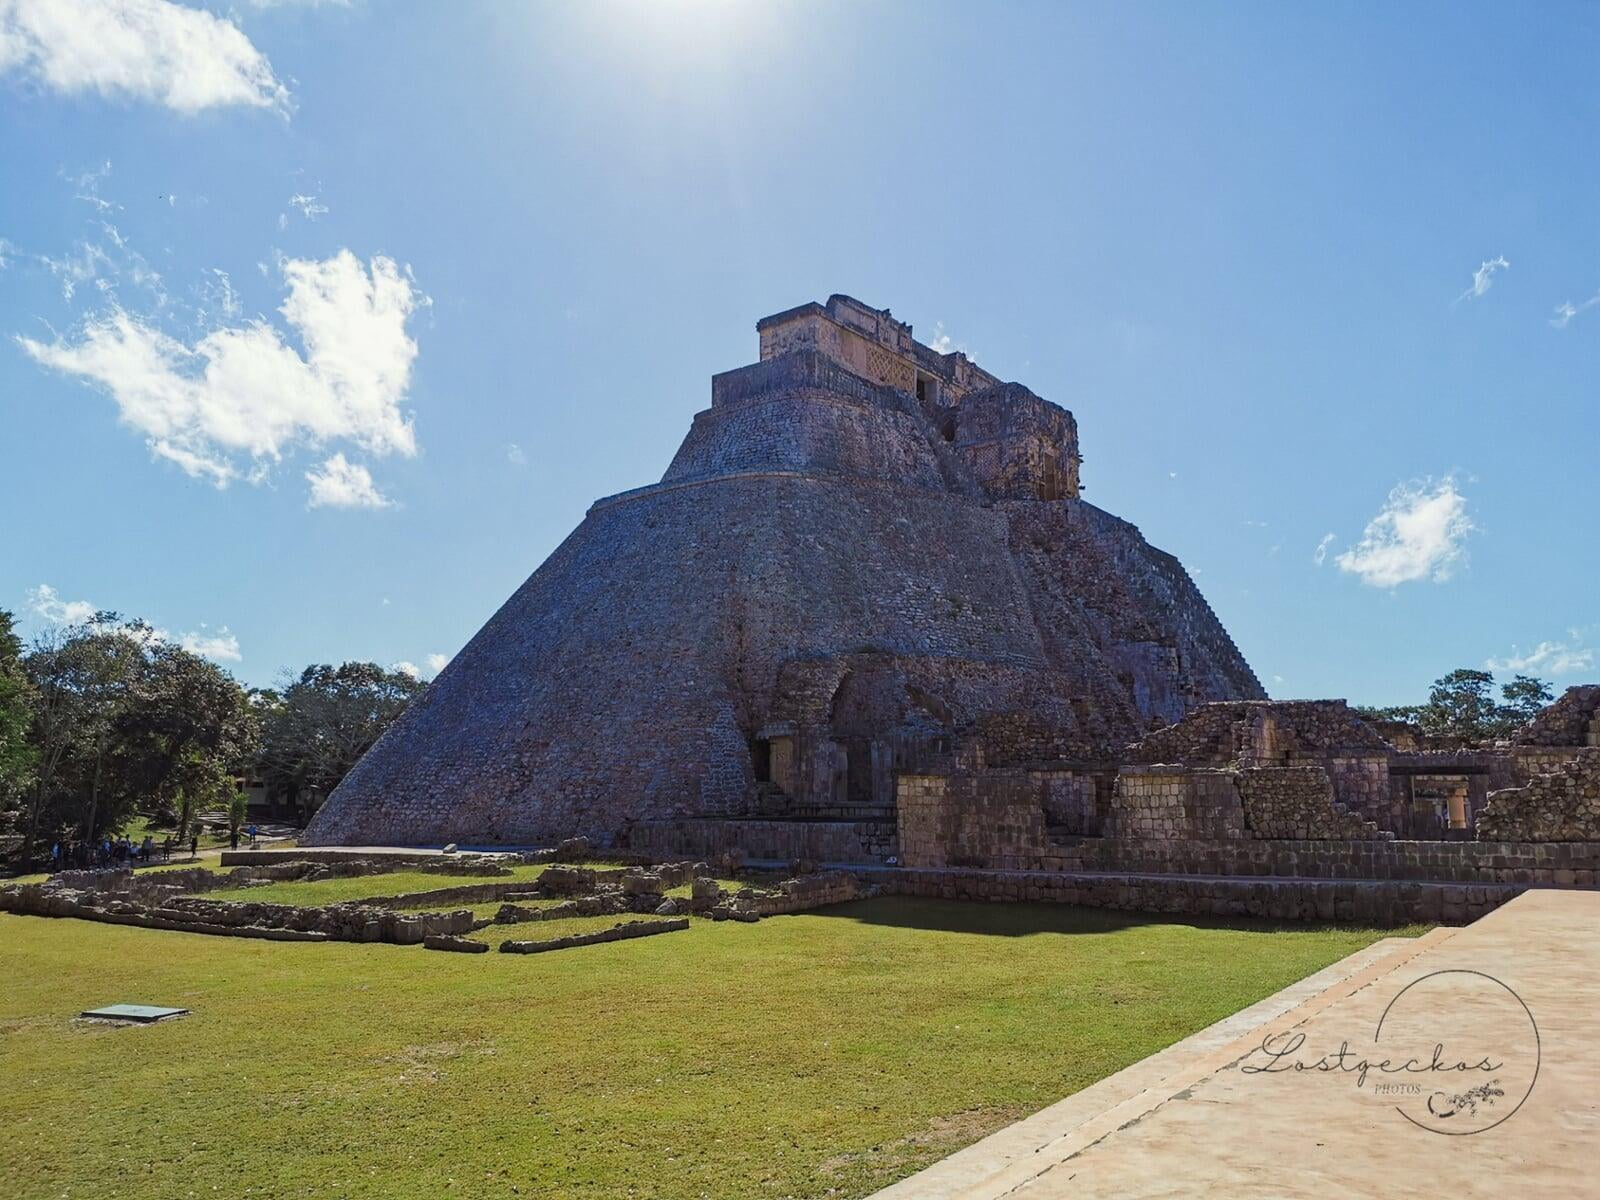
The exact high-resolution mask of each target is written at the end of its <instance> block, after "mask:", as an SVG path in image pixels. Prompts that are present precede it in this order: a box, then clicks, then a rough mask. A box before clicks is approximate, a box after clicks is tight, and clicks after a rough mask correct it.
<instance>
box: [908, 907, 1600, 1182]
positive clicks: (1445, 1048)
mask: <svg viewBox="0 0 1600 1200" xmlns="http://www.w3.org/2000/svg"><path fill="white" fill-rule="evenodd" d="M1341 1047H1345V1048H1346V1051H1345V1053H1344V1054H1343V1055H1342V1056H1341V1055H1340V1050H1341ZM1436 1047H1439V1049H1438V1050H1436V1049H1435V1048H1436ZM1362 1060H1366V1061H1367V1062H1368V1063H1369V1064H1374V1065H1371V1066H1370V1067H1369V1070H1368V1072H1367V1074H1366V1077H1365V1081H1364V1082H1363V1083H1358V1076H1359V1074H1360V1071H1359V1065H1360V1063H1361V1061H1362ZM1383 1062H1387V1063H1388V1069H1385V1068H1384V1067H1382V1066H1378V1065H1375V1064H1378V1063H1383ZM1297 1064H1298V1066H1297ZM1458 1066H1459V1068H1460V1069H1456V1070H1444V1069H1440V1068H1444V1067H1458ZM1403 1067H1404V1068H1407V1069H1401V1068H1403ZM1597 1149H1600V894H1596V893H1595V892H1591V891H1583V892H1569V891H1553V890H1540V891H1532V892H1528V893H1526V894H1524V895H1522V896H1521V897H1519V898H1517V899H1516V900H1513V901H1512V902H1511V903H1509V904H1507V905H1506V906H1505V907H1503V908H1501V909H1498V910H1497V911H1495V912H1493V913H1491V914H1489V915H1488V916H1486V917H1484V918H1483V919H1481V920H1480V921H1478V922H1476V923H1475V924H1473V925H1470V926H1467V927H1466V928H1464V929H1436V930H1434V931H1433V932H1431V933H1429V934H1428V935H1426V936H1425V937H1423V938H1419V939H1416V940H1415V941H1406V940H1403V939H1387V940H1385V941H1383V942H1379V943H1376V944H1375V945H1374V946H1371V947H1369V948H1368V949H1367V950H1365V951H1362V952H1361V953H1359V954H1357V955H1353V956H1351V957H1350V958H1348V959H1346V960H1344V961H1343V962H1340V963H1337V964H1335V965H1334V966H1332V967H1330V968H1328V969H1327V970H1325V971H1323V972H1321V973H1319V974H1318V975H1315V976H1312V977H1311V978H1310V979H1307V980H1303V981H1302V982H1301V983H1299V984H1296V985H1294V986H1293V987H1291V988H1288V989H1286V990H1285V991H1283V992H1280V993H1278V994H1277V995H1275V996H1272V997H1269V998H1268V999H1267V1000H1264V1001H1262V1002H1261V1003H1260V1004H1257V1005H1254V1006H1252V1007H1251V1008H1249V1009H1246V1010H1244V1011H1243V1012H1241V1013H1237V1014H1235V1015H1234V1016H1233V1017H1230V1018H1228V1019H1227V1020H1225V1021H1223V1022H1219V1023H1218V1024H1217V1025H1213V1026H1211V1027H1210V1028H1209V1029H1206V1030H1202V1031H1201V1032H1200V1033H1198V1034H1195V1035H1194V1036H1193V1037H1190V1038H1187V1039H1185V1040H1184V1041H1183V1042H1180V1043H1178V1044H1177V1045H1175V1046H1172V1047H1169V1048H1168V1049H1167V1050H1165V1051H1162V1052H1161V1053H1159V1054H1156V1055H1153V1056H1151V1057H1150V1058H1147V1059H1145V1060H1143V1061H1142V1062H1139V1063H1135V1064H1134V1065H1133V1066H1131V1067H1129V1068H1127V1069H1126V1070H1124V1071H1121V1072H1119V1073H1118V1074H1116V1075H1113V1076H1111V1077H1110V1078H1109V1079H1106V1080H1102V1081H1101V1082H1100V1083H1098V1084H1095V1085H1094V1086H1092V1087H1090V1088H1087V1089H1085V1090H1084V1091H1082V1092H1080V1093H1078V1094H1076V1095H1074V1096H1071V1097H1069V1098H1068V1099H1066V1100H1063V1101H1062V1102H1060V1103H1059V1104H1056V1105H1054V1106H1052V1107H1051V1108H1048V1109H1046V1110H1044V1111H1043V1112H1040V1113H1037V1114H1035V1115H1034V1116H1032V1117H1029V1118H1027V1119H1026V1120H1023V1121H1020V1122H1018V1123H1017V1124H1015V1125H1012V1126H1010V1127H1009V1128H1007V1129H1003V1130H1001V1131H1000V1132H999V1133H996V1134H994V1135H992V1136H991V1137H988V1138H986V1139H984V1140H983V1141H981V1142H979V1143H977V1144H976V1145H974V1146H971V1147H968V1148H967V1149H966V1150H963V1151H961V1152H959V1153H957V1154H955V1155H952V1156H951V1157H950V1158H948V1159H946V1160H944V1161H943V1162H940V1163H937V1164H935V1165H934V1166H932V1167H930V1168H928V1169H927V1170H926V1171H923V1172H921V1173H920V1174H918V1175H915V1176H912V1177H911V1178H909V1179H906V1180H903V1181H902V1182H901V1183H899V1184H896V1185H894V1186H893V1187H890V1188H888V1189H886V1190H885V1191H883V1192H880V1193H878V1197H877V1200H913V1198H915V1200H956V1198H960V1200H992V1198H996V1197H1002V1196H1004V1197H1008V1198H1014V1200H1054V1198H1057V1197H1063V1198H1064V1197H1069V1196H1070V1197H1073V1198H1074V1200H1078V1198H1081V1197H1085V1196H1092V1197H1096V1198H1097V1200H1099V1198H1104V1197H1179V1196H1182V1197H1184V1198H1185V1200H1189V1198H1192V1197H1194V1196H1213V1195H1214V1196H1228V1197H1230V1198H1234V1197H1261V1198H1263V1200H1266V1198H1272V1200H1279V1198H1283V1197H1302V1196H1303V1197H1308V1198H1310V1197H1315V1198H1316V1200H1338V1198H1342V1197H1378V1196H1400V1195H1423V1194H1426V1195H1439V1196H1496V1197H1501V1196H1506V1195H1513V1194H1514V1195H1516V1196H1518V1197H1519V1200H1520V1198H1522V1197H1546V1196H1551V1197H1553V1196H1562V1197H1579V1196H1584V1197H1587V1196H1594V1195H1597V1194H1600V1183H1596V1181H1595V1179H1594V1177H1593V1174H1592V1167H1591V1165H1590V1164H1591V1160H1592V1159H1593V1157H1594V1153H1595V1151H1596V1150H1597Z"/></svg>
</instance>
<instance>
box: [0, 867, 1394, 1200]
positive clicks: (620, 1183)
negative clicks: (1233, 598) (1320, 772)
mask: <svg viewBox="0 0 1600 1200" xmlns="http://www.w3.org/2000/svg"><path fill="white" fill-rule="evenodd" d="M428 878H429V879H430V880H431V881H434V882H437V881H438V879H439V877H437V876H430V877H428ZM530 928H532V927H531V926H522V927H521V929H520V930H516V932H521V931H522V930H527V929H530ZM541 932H542V931H541ZM1380 936H1382V934H1381V933H1380V932H1379V931H1375V930H1365V929H1331V928H1309V927H1304V926H1296V927H1292V928H1287V929H1276V930H1275V929H1273V928H1272V927H1269V926H1266V925H1262V924H1256V923H1236V924H1233V925H1220V924H1209V923H1185V922H1182V921H1174V920H1170V919H1156V918H1139V917H1132V916H1129V915H1126V914H1116V913H1110V912H1103V911H1096V910H1086V909H1075V908H1067V907H1054V906H1032V905H1015V906H1012V905H966V906H963V905H958V904H954V903H946V902H938V901H915V900H906V899H887V898H886V899H880V900H872V901H864V902H858V903H854V904H849V905H842V906H839V907H836V908H833V909H827V910H823V911H822V912H819V913H811V914H806V915H802V916H792V917H781V918H776V919H772V920H766V921H762V922H760V923H759V924H756V925H745V924H740V923H737V922H710V921H696V922H695V923H694V925H693V926H692V927H691V928H690V929H689V930H688V931H687V932H682V933H672V934H668V935H665V936H661V937H654V938H642V939H639V940H637V941H629V942H618V943H613V944H607V945H599V946H589V947H584V948H581V949H574V950H567V951H560V952H557V953H553V954H542V955H536V956H532V957H523V956H518V955H509V954H487V955H461V954H447V953H436V952H432V951H425V950H421V949H417V948H411V947H408V948H401V947H395V946H385V945H351V944H343V943H336V944H300V943H276V942H257V941H247V940H242V939H232V938H209V937H204V936H199V935H193V934H180V933H167V932H158V931H153V930H140V929H130V928H125V927H120V926H110V925H99V924H92V923H89V922H80V921H72V920H46V919H40V918H28V917H13V916H0V980H4V981H5V986H3V987H0V1095H4V1096H5V1097H6V1105H5V1120H6V1136H5V1137H4V1138H0V1196H6V1197H8V1198H15V1200H35V1198H43V1197H56V1196H61V1195H71V1196H73V1197H78V1198H82V1197H119V1198H127V1200H141V1198H151V1200H155V1198H160V1200H167V1198H169V1197H187V1196H191V1195H192V1196H202V1197H203V1196H227V1197H246V1196H251V1197H289V1196H294V1197H330V1198H331V1197H360V1198H377V1197H383V1198H386V1200H387V1198H395V1197H400V1198H412V1197H415V1198H418V1200H421V1198H426V1200H434V1198H436V1197H441V1196H452V1197H472V1198H478V1197H512V1196H523V1197H528V1196H539V1197H583V1198H585V1200H599V1198H602V1197H605V1198H610V1197H617V1196H634V1197H655V1198H660V1200H690V1198H699V1197H714V1198H716V1200H736V1198H739V1197H747V1196H748V1197H798V1196H808V1197H809V1196H825V1195H827V1196H843V1197H849V1196H862V1195H865V1194H867V1193H868V1192H870V1191H872V1190H873V1189H874V1188H876V1187H878V1186H881V1185H883V1184H885V1183H887V1182H889V1181H891V1180H893V1179H895V1178H897V1177H899V1176H901V1175H904V1174H906V1173H907V1172H909V1171H912V1170H914V1169H916V1168H919V1167H921V1166H923V1165H925V1164H927V1163H929V1162H931V1161H933V1160H935V1159H937V1158H939V1157H941V1156H943V1155H944V1154H946V1153H949V1152H950V1151H952V1150H954V1149H956V1148H957V1147H958V1146H960V1145H963V1144H965V1143H967V1142H970V1141H972V1140H974V1139H976V1138H978V1137H980V1136H982V1135H984V1134H986V1133H988V1132H990V1131H991V1130H993V1129H996V1128H998V1127H1000V1126H1001V1125H1003V1124H1005V1123H1007V1122H1008V1121H1010V1120H1013V1119H1015V1118H1017V1117H1019V1116H1022V1115H1023V1114H1025V1113H1028V1112H1031V1111H1034V1110H1036V1109H1038V1108H1040V1107H1043V1106H1044V1105H1046V1104H1049V1103H1051V1102H1053V1101H1055V1100H1057V1099H1059V1098H1060V1097H1062V1096H1064V1095H1066V1094H1068V1093H1070V1092H1073V1091H1075V1090H1077V1089H1079V1088H1082V1087H1084V1086H1085V1085H1087V1084H1089V1083H1092V1082H1093V1081H1095V1080H1097V1079H1100V1078H1102V1077H1103V1076H1105V1075H1108V1074H1110V1073H1111V1072H1113V1071H1115V1070H1117V1069H1119V1068H1121V1067H1123V1066H1125V1065H1127V1064H1129V1063H1131V1062H1134V1061H1136V1060H1137V1059H1139V1058H1142V1057H1144V1056H1145V1055H1147V1054H1149V1053H1151V1052H1153V1051H1155V1050H1157V1049H1159V1048H1160V1047H1162V1046H1165V1045H1167V1044H1169V1043H1171V1042H1173V1041H1175V1040H1177V1039H1179V1038H1181V1037H1183V1036H1185V1035H1187V1034H1189V1033H1191V1032H1193V1031H1194V1030H1196V1029H1199V1028H1201V1027H1203V1026H1204V1025H1206V1024H1208V1023H1210V1022H1212V1021H1214V1020H1217V1019H1218V1018H1220V1017H1222V1016H1225V1015H1227V1014H1229V1013H1232V1012H1234V1011H1237V1010H1238V1009H1239V1008H1241V1007H1243V1006H1245V1005H1246V1004H1249V1003H1251V1002H1253V1001H1255V1000H1257V999H1259V998H1260V997H1262V996H1264V995H1267V994H1270V993H1271V992H1274V991H1276V990H1277V989H1279V988H1281V987H1284V986H1285V985H1287V984H1289V983H1291V982H1293V981H1294V980H1296V979H1299V978H1302V977H1303V976H1305V975H1307V974H1310V973H1311V972H1313V971H1315V970H1317V969H1319V968H1320V967H1322V966H1324V965H1326V964H1327V963H1329V962H1332V961H1334V960H1336V959H1338V958H1341V957H1343V956H1344V955H1347V954H1349V953H1351V952H1353V951H1355V950H1357V949H1359V948H1361V947H1362V946H1365V945H1367V944H1368V943H1370V942H1371V941H1373V940H1374V939H1375V938H1377V937H1380ZM119 1001H124V1002H142V1003H152V1004H169V1005H178V1006H182V1007H187V1008H190V1009H192V1010H193V1015H192V1016H190V1017H187V1018H184V1019H182V1020H178V1021H172V1022H167V1023H163V1024H160V1025H156V1026H152V1027H148V1028H117V1027H108V1026H102V1025H93V1024H88V1023H83V1022H76V1021H74V1020H73V1017H74V1015H75V1014H76V1013H78V1012H79V1011H81V1010H83V1009H86V1008H91V1007H94V1006H97V1005H101V1004H106V1003H113V1002H119Z"/></svg>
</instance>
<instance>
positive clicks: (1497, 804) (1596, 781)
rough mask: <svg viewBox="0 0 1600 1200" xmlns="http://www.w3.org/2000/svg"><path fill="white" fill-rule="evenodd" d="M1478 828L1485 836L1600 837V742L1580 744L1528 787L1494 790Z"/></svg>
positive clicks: (1547, 839) (1567, 839)
mask: <svg viewBox="0 0 1600 1200" xmlns="http://www.w3.org/2000/svg"><path fill="white" fill-rule="evenodd" d="M1477 829H1478V837H1479V839H1481V840H1484V841H1505V842H1510V841H1519V842H1588V841H1595V840H1600V748H1595V747H1589V748H1585V749H1583V750H1580V751H1579V752H1578V753H1577V755H1576V757H1574V758H1571V759H1569V760H1568V761H1567V762H1566V763H1565V764H1563V765H1562V766H1561V767H1560V768H1559V769H1558V770H1556V771H1553V772H1551V773H1549V774H1545V775H1538V776H1535V777H1534V779H1533V780H1532V781H1531V782H1529V783H1528V784H1526V785H1525V786H1523V787H1520V788H1507V789H1504V790H1501V791H1497V792H1491V793H1490V794H1489V800H1488V803H1487V805H1486V806H1485V807H1484V810H1483V811H1482V812H1481V813H1480V814H1478V826H1477Z"/></svg>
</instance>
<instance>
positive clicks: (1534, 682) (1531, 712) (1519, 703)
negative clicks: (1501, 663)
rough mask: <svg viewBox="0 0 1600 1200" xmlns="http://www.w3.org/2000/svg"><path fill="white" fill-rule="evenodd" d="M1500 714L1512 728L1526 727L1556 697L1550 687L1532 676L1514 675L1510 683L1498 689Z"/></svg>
mask: <svg viewBox="0 0 1600 1200" xmlns="http://www.w3.org/2000/svg"><path fill="white" fill-rule="evenodd" d="M1500 696H1501V699H1503V700H1504V701H1505V703H1504V704H1503V705H1501V713H1502V716H1503V718H1504V719H1505V721H1506V722H1507V723H1509V724H1510V725H1511V727H1512V728H1518V727H1520V726H1523V725H1526V724H1527V723H1528V722H1529V721H1531V720H1533V718H1534V717H1536V716H1538V715H1539V712H1540V710H1541V709H1543V708H1544V707H1545V706H1547V705H1548V704H1550V703H1551V702H1552V701H1553V700H1554V699H1555V698H1556V697H1555V693H1554V692H1552V691H1551V690H1550V685H1549V684H1547V683H1545V681H1544V680H1542V679H1536V678H1534V677H1533V676H1532V675H1514V676H1512V679H1511V682H1510V683H1508V684H1506V685H1505V686H1504V687H1502V688H1501V689H1500Z"/></svg>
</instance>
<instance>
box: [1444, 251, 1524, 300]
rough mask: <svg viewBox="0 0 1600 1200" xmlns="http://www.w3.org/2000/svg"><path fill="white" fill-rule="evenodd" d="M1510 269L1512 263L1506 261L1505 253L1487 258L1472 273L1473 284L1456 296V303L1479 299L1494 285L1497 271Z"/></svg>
mask: <svg viewBox="0 0 1600 1200" xmlns="http://www.w3.org/2000/svg"><path fill="white" fill-rule="evenodd" d="M1510 269H1511V264H1510V263H1508V262H1507V261H1506V259H1505V255H1503V254H1502V255H1499V256H1498V257H1495V258H1491V259H1489V260H1487V261H1486V262H1485V263H1483V265H1482V266H1480V267H1479V268H1478V269H1477V270H1476V271H1474V272H1473V273H1472V286H1471V287H1469V288H1468V289H1467V290H1466V291H1464V292H1462V293H1461V295H1459V296H1457V297H1456V303H1457V304H1459V303H1461V301H1463V300H1476V299H1478V297H1480V296H1482V295H1483V294H1484V293H1486V292H1487V291H1488V290H1489V289H1490V288H1491V287H1492V286H1493V285H1494V276H1495V272H1496V271H1508V270H1510Z"/></svg>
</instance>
